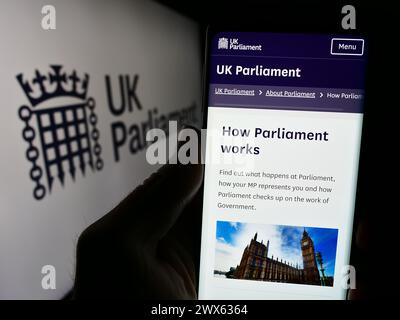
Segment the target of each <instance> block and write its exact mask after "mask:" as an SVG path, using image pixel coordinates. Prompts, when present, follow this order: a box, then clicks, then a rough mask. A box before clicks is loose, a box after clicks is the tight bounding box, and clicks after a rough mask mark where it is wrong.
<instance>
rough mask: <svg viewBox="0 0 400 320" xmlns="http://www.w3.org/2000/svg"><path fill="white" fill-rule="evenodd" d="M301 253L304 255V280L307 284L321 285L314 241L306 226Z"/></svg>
mask: <svg viewBox="0 0 400 320" xmlns="http://www.w3.org/2000/svg"><path fill="white" fill-rule="evenodd" d="M301 253H302V256H303V268H304V282H305V283H307V284H316V285H320V284H321V281H320V277H319V271H318V267H317V261H316V259H315V251H314V242H313V241H312V239H311V238H310V236H309V235H308V233H307V231H306V229H305V228H304V231H303V237H302V238H301Z"/></svg>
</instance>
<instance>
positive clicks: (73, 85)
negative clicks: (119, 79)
mask: <svg viewBox="0 0 400 320" xmlns="http://www.w3.org/2000/svg"><path fill="white" fill-rule="evenodd" d="M16 77H17V80H18V83H19V84H20V86H21V88H22V89H23V91H24V93H25V95H26V97H27V99H28V102H29V104H24V105H22V106H21V107H20V108H19V110H18V115H19V118H20V119H21V120H22V121H23V122H24V124H25V126H24V128H23V130H22V137H23V139H24V140H25V141H26V143H27V145H28V146H27V149H26V153H25V155H26V158H27V160H28V161H29V162H30V166H31V168H30V170H29V177H30V179H31V180H32V181H33V183H34V186H33V197H34V198H35V199H37V200H41V199H43V198H44V197H45V196H46V195H47V194H49V193H51V191H52V188H53V186H54V183H55V181H56V180H58V181H59V182H60V183H61V185H62V186H64V184H65V182H66V180H67V176H69V177H70V178H72V180H73V181H74V180H75V179H76V178H77V176H78V175H80V176H84V175H85V174H86V173H87V171H88V170H92V171H99V170H101V169H102V168H103V160H102V158H101V146H100V144H99V137H100V132H99V130H98V129H97V128H96V125H97V115H96V113H95V107H96V103H95V100H94V99H93V98H92V97H87V93H88V87H89V75H88V74H84V75H82V76H79V75H78V73H77V72H76V71H75V70H73V71H72V72H70V73H67V72H65V71H64V70H63V67H62V66H61V65H51V66H50V70H49V72H48V74H45V73H42V72H40V71H39V70H35V75H34V76H33V78H32V79H25V77H24V75H23V74H22V73H21V74H18V75H17V76H16ZM60 98H61V99H60ZM65 101H68V102H65Z"/></svg>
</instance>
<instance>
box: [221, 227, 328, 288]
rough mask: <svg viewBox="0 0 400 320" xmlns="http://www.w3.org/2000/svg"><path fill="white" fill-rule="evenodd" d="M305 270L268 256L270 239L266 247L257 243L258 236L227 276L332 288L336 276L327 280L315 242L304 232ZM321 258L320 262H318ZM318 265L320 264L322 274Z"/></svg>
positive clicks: (302, 247) (302, 242) (302, 245)
mask: <svg viewBox="0 0 400 320" xmlns="http://www.w3.org/2000/svg"><path fill="white" fill-rule="evenodd" d="M300 245H301V252H302V257H303V268H302V269H300V267H299V266H298V265H293V264H290V263H288V262H286V261H282V259H281V260H280V261H279V260H278V258H276V259H274V256H272V257H271V258H269V257H268V249H269V240H268V242H267V244H266V245H265V244H264V243H263V242H262V241H261V242H258V241H257V233H256V234H255V236H254V238H253V239H251V242H250V244H249V245H247V246H246V248H245V249H244V252H243V255H242V259H241V261H240V264H239V265H238V266H237V267H236V269H233V268H231V271H230V272H228V273H227V274H226V277H228V278H235V279H248V280H259V281H270V282H287V283H297V284H310V285H320V286H333V277H326V276H325V274H324V269H323V266H322V258H321V253H319V252H318V253H317V254H316V253H315V251H314V242H313V240H312V239H311V237H310V236H309V235H308V233H307V231H306V230H305V229H304V232H303V237H302V239H301V241H300ZM318 259H319V261H318ZM317 262H320V265H321V267H320V270H321V275H320V271H319V270H318V266H317Z"/></svg>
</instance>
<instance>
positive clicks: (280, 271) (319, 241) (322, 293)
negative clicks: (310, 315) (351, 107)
mask: <svg viewBox="0 0 400 320" xmlns="http://www.w3.org/2000/svg"><path fill="white" fill-rule="evenodd" d="M207 123H208V128H207V144H206V166H205V188H204V206H203V228H202V247H201V265H200V282H199V298H200V299H344V298H345V295H346V289H345V288H344V286H343V281H344V277H345V276H344V275H343V274H342V272H343V270H344V268H346V266H347V265H348V264H349V257H350V247H351V237H352V229H353V214H354V204H355V192H356V183H357V172H358V161H359V149H360V138H361V127H362V114H361V113H339V112H314V111H287V110H270V109H251V108H239V107H235V108H230V107H229V108H225V107H209V108H208V122H207ZM257 128H258V129H257ZM279 128H280V132H279V133H278V129H279ZM234 129H237V130H236V131H234ZM243 130H248V131H243ZM257 130H258V132H259V133H258V134H257V136H256V131H257ZM260 130H262V132H263V134H264V135H263V134H262V133H260ZM273 131H275V133H272V132H273ZM283 131H284V132H285V133H284V135H283V134H282V132H283ZM243 132H245V134H244V137H243V136H242V135H243ZM324 132H326V135H325V137H326V139H324V138H323V137H324V136H323V135H322V134H321V135H320V136H318V135H317V133H324ZM233 133H235V134H237V136H235V137H233ZM296 133H298V135H297V136H296V139H295V138H294V137H295V134H296ZM302 133H304V134H305V135H303V134H302ZM308 133H312V134H311V135H309V136H307V134H308ZM307 137H308V138H311V139H308V138H307ZM320 138H321V139H320ZM232 146H237V147H238V148H234V149H232ZM255 147H258V154H255ZM223 150H224V152H223ZM229 150H230V151H229ZM232 151H235V152H237V153H234V154H233V153H232ZM318 254H320V255H321V256H322V259H323V261H322V266H321V263H320V261H318ZM321 269H323V271H321Z"/></svg>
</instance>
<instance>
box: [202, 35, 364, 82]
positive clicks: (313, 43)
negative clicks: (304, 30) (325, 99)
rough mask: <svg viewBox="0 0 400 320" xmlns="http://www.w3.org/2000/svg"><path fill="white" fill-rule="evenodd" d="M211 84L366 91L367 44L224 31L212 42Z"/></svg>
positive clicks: (319, 37)
mask: <svg viewBox="0 0 400 320" xmlns="http://www.w3.org/2000/svg"><path fill="white" fill-rule="evenodd" d="M209 66H210V73H209V74H210V83H215V84H238V85H239V84H242V85H273V86H294V87H302V86H304V87H314V88H317V87H318V88H347V89H364V87H365V67H366V59H365V40H364V39H359V38H351V37H343V36H328V35H313V34H276V33H254V32H235V33H233V32H221V33H218V34H217V35H216V36H215V37H214V38H213V39H212V43H211V58H210V65H209Z"/></svg>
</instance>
